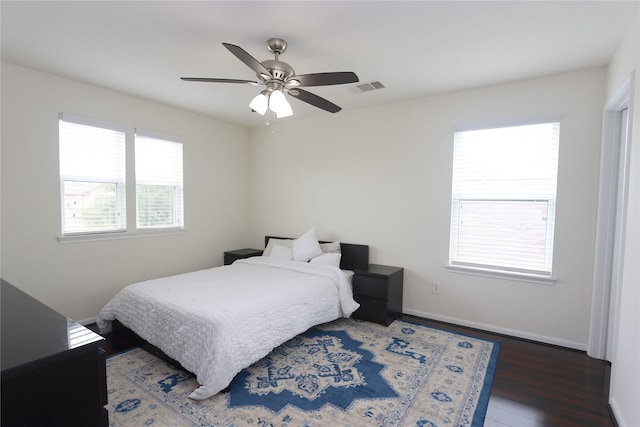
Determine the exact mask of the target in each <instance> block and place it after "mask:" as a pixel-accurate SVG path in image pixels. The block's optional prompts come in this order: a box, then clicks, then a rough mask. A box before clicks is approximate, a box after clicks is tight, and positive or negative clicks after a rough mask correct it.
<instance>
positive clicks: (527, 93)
mask: <svg viewBox="0 0 640 427" xmlns="http://www.w3.org/2000/svg"><path fill="white" fill-rule="evenodd" d="M604 89H605V70H604V69H594V70H586V71H582V72H575V73H569V74H564V75H557V76H550V77H546V78H540V79H535V80H528V81H523V82H516V83H509V84H503V85H498V86H493V87H487V88H482V89H477V90H469V91H464V92H458V93H452V94H446V95H442V96H434V97H429V98H425V99H418V100H415V101H409V102H403V103H398V104H394V105H387V106H383V107H377V108H370V109H363V110H359V111H343V112H340V113H338V114H336V115H330V114H327V115H325V116H322V117H319V118H310V119H305V120H296V121H287V120H282V121H280V122H277V123H273V124H272V125H271V126H269V127H266V126H265V127H261V128H257V129H253V130H252V133H251V147H250V156H251V162H250V163H251V170H252V175H251V185H250V188H251V191H252V195H251V204H252V206H251V224H252V227H253V228H252V233H251V236H252V245H254V246H258V245H261V244H262V236H263V235H264V234H277V235H285V236H293V237H295V236H297V235H299V234H301V233H303V232H304V231H306V229H307V228H308V227H310V226H311V225H315V226H316V230H317V231H318V234H319V237H320V238H321V239H340V240H342V241H345V242H351V243H364V244H369V245H370V247H371V262H373V263H382V264H389V265H398V266H402V267H404V268H405V281H404V311H405V312H407V313H411V314H417V315H422V316H426V317H430V318H436V319H442V320H448V321H453V322H456V323H460V324H467V325H472V326H477V327H482V328H485V329H489V330H494V331H499V332H506V333H510V334H513V335H518V336H523V337H527V338H533V339H538V340H541V341H546V342H551V343H555V344H560V345H565V346H569V347H574V348H579V349H585V348H586V343H587V337H588V326H589V310H590V302H591V287H592V273H593V269H592V266H593V253H594V241H595V223H596V209H597V186H598V168H599V157H600V148H599V147H600V139H601V121H602V106H603V104H604ZM358 96H367V95H366V94H362V95H358ZM294 109H295V105H294ZM549 115H557V116H559V117H560V121H561V135H560V159H559V162H560V164H559V177H558V205H557V220H556V221H557V222H556V237H555V239H556V240H555V253H554V276H556V277H557V278H558V281H557V283H556V285H555V286H545V285H539V284H531V283H523V282H515V281H510V280H498V279H488V278H480V277H476V276H468V275H461V274H455V273H448V272H447V271H446V270H445V265H446V264H447V261H448V251H449V215H450V203H451V202H450V197H451V189H450V186H451V172H452V148H453V130H454V128H455V127H456V126H460V125H465V124H470V123H490V124H491V123H495V122H496V121H497V122H501V121H510V120H517V119H524V120H526V119H528V118H529V119H536V118H539V117H544V116H549ZM434 280H436V281H440V282H441V283H442V285H441V292H440V295H433V294H432V293H431V281H434Z"/></svg>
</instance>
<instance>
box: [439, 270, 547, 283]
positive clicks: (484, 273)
mask: <svg viewBox="0 0 640 427" xmlns="http://www.w3.org/2000/svg"><path fill="white" fill-rule="evenodd" d="M445 268H446V269H447V271H449V272H451V273H459V274H469V275H472V276H481V277H491V278H493V279H503V280H515V281H519V282H529V283H537V284H540V285H547V286H553V285H555V284H556V280H557V279H556V278H555V277H552V276H541V275H537V274H525V273H516V272H511V271H500V270H490V269H485V268H474V267H462V266H459V265H447V266H446V267H445Z"/></svg>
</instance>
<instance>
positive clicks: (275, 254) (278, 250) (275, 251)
mask: <svg viewBox="0 0 640 427" xmlns="http://www.w3.org/2000/svg"><path fill="white" fill-rule="evenodd" d="M269 256H270V257H271V258H280V259H287V260H292V259H293V249H291V248H288V247H286V246H284V245H273V248H271V254H270V255H269Z"/></svg>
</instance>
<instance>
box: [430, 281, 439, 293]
mask: <svg viewBox="0 0 640 427" xmlns="http://www.w3.org/2000/svg"><path fill="white" fill-rule="evenodd" d="M431 293H432V294H436V295H438V294H439V293H440V282H432V283H431Z"/></svg>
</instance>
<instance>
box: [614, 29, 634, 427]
mask: <svg viewBox="0 0 640 427" xmlns="http://www.w3.org/2000/svg"><path fill="white" fill-rule="evenodd" d="M638 32H639V30H638V26H636V27H634V28H633V29H632V30H631V31H630V32H629V34H628V35H627V38H626V39H625V42H624V43H623V44H622V45H621V46H620V48H619V49H618V52H617V53H616V56H615V57H614V59H613V61H611V65H610V66H609V72H608V76H607V88H608V91H607V95H608V96H609V97H611V96H613V94H614V93H615V92H616V91H617V90H618V88H619V87H621V85H622V84H623V83H624V81H625V80H626V79H628V78H629V76H630V75H631V73H633V72H635V81H634V82H633V85H634V86H635V90H634V92H633V94H632V100H633V105H632V109H633V112H632V114H630V120H631V144H630V145H631V147H630V157H631V158H630V161H629V166H630V170H629V183H628V199H627V203H628V204H627V207H626V211H625V216H626V223H625V224H624V227H625V233H624V248H623V251H624V254H623V267H622V275H621V276H622V280H621V281H622V284H621V290H620V295H619V297H620V299H619V311H618V313H617V334H616V336H615V337H613V338H614V351H613V360H612V361H611V386H610V393H609V403H610V404H611V407H612V409H613V412H614V414H615V415H616V418H617V421H618V424H619V425H620V426H621V427H625V426H627V427H637V426H640V406H639V405H638V399H639V398H640V314H639V313H640V263H639V262H638V260H640V122H639V120H638V117H639V116H638V113H639V112H640V81H639V80H638V79H639V78H640V76H639V73H640V68H639V65H640V58H639V53H638V52H640V41H639V40H640V34H638Z"/></svg>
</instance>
